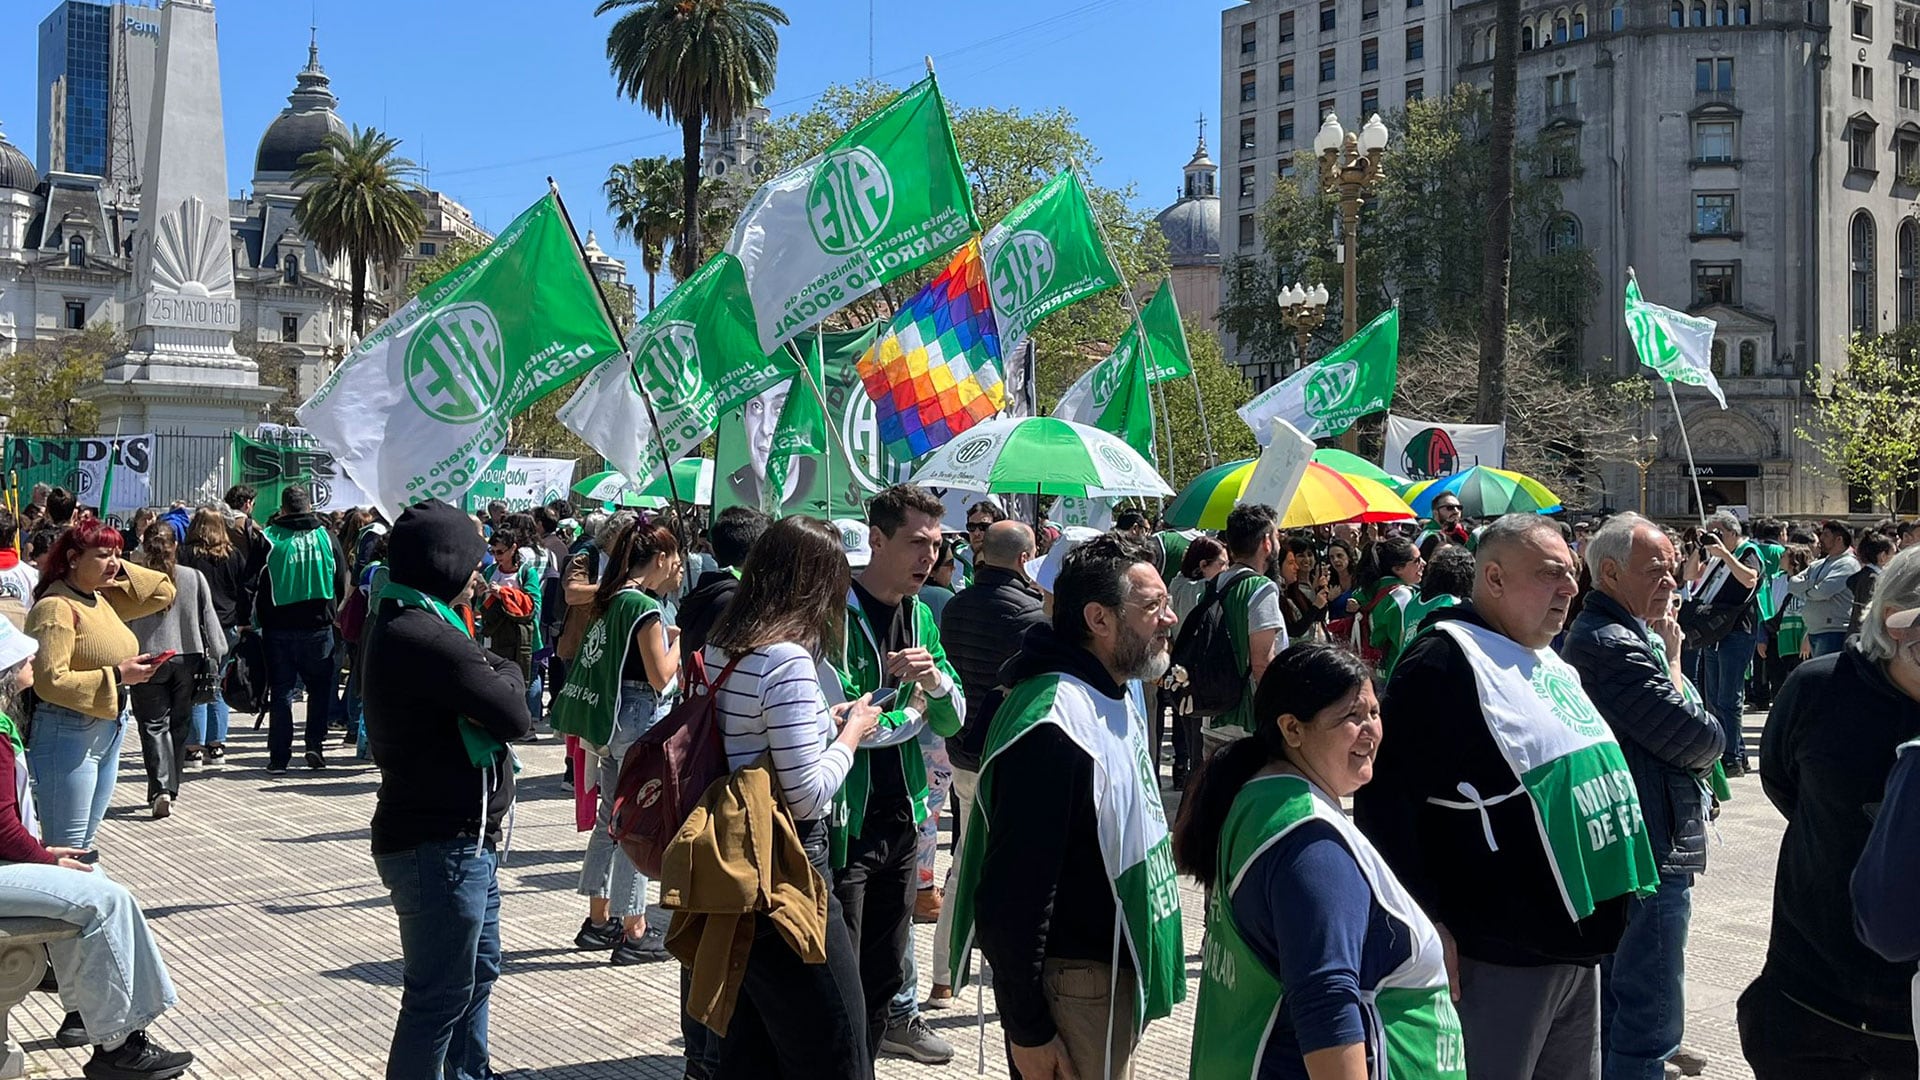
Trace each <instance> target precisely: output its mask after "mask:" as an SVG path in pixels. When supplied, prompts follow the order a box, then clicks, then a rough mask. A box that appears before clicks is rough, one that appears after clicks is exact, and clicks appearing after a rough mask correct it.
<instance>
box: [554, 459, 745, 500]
mask: <svg viewBox="0 0 1920 1080" xmlns="http://www.w3.org/2000/svg"><path fill="white" fill-rule="evenodd" d="M674 491H678V492H679V495H680V499H681V501H682V502H690V503H693V504H694V505H696V506H711V505H712V504H713V459H712V458H682V459H680V460H679V461H676V462H674V463H673V487H672V488H669V487H668V486H667V474H666V473H664V472H663V473H661V474H660V475H659V476H656V477H654V478H653V483H651V484H648V485H646V486H645V487H635V486H634V485H633V484H631V483H629V482H628V480H627V478H626V476H625V475H624V474H622V473H619V472H615V471H613V470H608V471H606V472H599V473H594V474H593V475H592V476H589V477H587V478H586V479H585V480H582V481H580V482H579V483H577V484H575V485H573V493H574V494H575V495H578V496H580V497H581V498H583V499H586V500H587V501H588V502H598V503H612V504H615V505H618V506H639V507H644V508H647V509H650V510H658V509H659V508H661V507H663V506H665V505H667V502H668V501H669V497H670V495H671V494H672V493H673V492H674Z"/></svg>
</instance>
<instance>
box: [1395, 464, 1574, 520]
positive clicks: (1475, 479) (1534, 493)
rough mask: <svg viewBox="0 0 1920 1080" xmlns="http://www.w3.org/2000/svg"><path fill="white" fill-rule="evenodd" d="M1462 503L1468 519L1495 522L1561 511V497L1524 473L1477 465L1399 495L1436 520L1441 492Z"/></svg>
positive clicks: (1413, 487)
mask: <svg viewBox="0 0 1920 1080" xmlns="http://www.w3.org/2000/svg"><path fill="white" fill-rule="evenodd" d="M1443 491H1445V492H1451V493H1452V494H1453V495H1455V496H1457V497H1458V498H1459V499H1460V512H1461V513H1462V514H1465V515H1466V516H1467V517H1475V518H1493V517H1499V516H1500V515H1502V514H1525V513H1533V514H1551V513H1554V512H1556V511H1558V510H1559V509H1560V496H1558V495H1555V494H1554V493H1553V492H1552V491H1550V490H1548V488H1547V485H1545V484H1543V483H1541V482H1540V481H1538V480H1535V479H1534V478H1533V477H1531V476H1527V475H1525V474H1524V473H1517V472H1513V471H1511V470H1508V469H1496V468H1494V467H1492V466H1491V465H1475V466H1474V467H1472V468H1470V469H1463V470H1462V471H1460V472H1457V473H1454V474H1453V475H1451V476H1442V477H1440V478H1439V479H1438V480H1428V481H1425V482H1423V483H1419V484H1415V485H1414V486H1412V487H1410V488H1408V489H1407V490H1405V491H1403V492H1401V493H1400V495H1401V497H1402V498H1404V499H1406V500H1407V505H1409V506H1411V507H1413V510H1414V513H1417V514H1419V515H1420V516H1421V517H1432V516H1433V500H1434V499H1435V498H1436V497H1438V496H1439V494H1440V493H1441V492H1443Z"/></svg>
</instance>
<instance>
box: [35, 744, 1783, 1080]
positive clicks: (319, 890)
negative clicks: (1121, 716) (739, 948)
mask: <svg viewBox="0 0 1920 1080" xmlns="http://www.w3.org/2000/svg"><path fill="white" fill-rule="evenodd" d="M235 720H236V725H237V730H236V731H235V733H234V737H233V740H232V742H231V743H229V751H228V760H229V761H230V762H231V764H229V765H228V766H227V767H226V768H225V769H223V770H219V771H202V772H198V773H194V774H192V775H191V777H190V779H189V781H188V783H187V784H186V786H185V789H184V790H183V792H182V797H181V799H180V802H179V803H178V804H177V808H176V810H175V812H174V815H173V816H172V817H171V818H169V819H167V820H164V821H158V822H156V821H151V820H148V817H147V814H146V810H145V807H143V806H141V805H139V803H138V800H139V798H140V796H141V794H142V793H143V791H144V785H145V782H144V778H143V777H142V775H141V772H140V767H139V756H138V754H139V752H138V749H137V747H136V746H132V745H130V746H129V747H128V750H127V755H126V757H125V758H124V760H123V769H122V773H121V782H120V784H119V787H118V790H117V791H116V792H115V795H114V805H113V809H112V811H111V812H110V816H109V818H108V821H107V823H106V825H105V826H104V827H103V828H102V830H101V836H100V848H101V852H102V860H101V865H102V867H103V868H105V869H107V871H108V872H110V873H112V874H113V875H114V876H115V877H116V878H118V879H119V880H121V881H122V882H124V883H126V884H127V885H128V886H129V887H131V888H132V889H133V891H134V892H135V893H136V894H137V895H138V896H139V897H140V899H141V901H142V903H143V904H144V905H145V907H146V911H147V916H148V918H149V919H150V920H151V921H152V923H153V926H154V928H155V932H156V933H157V935H158V936H159V939H160V942H161V946H162V948H163V949H164V950H165V953H166V957H167V963H168V966H169V968H170V969H171V972H172V975H173V981H174V985H175V987H176V989H177V990H178V992H179V997H180V1004H179V1006H178V1008H176V1009H174V1010H173V1011H172V1012H170V1013H168V1014H167V1015H166V1017H165V1018H163V1019H162V1020H161V1022H160V1023H159V1024H158V1025H156V1029H155V1030H156V1032H157V1033H158V1035H159V1037H160V1038H161V1039H162V1040H164V1041H166V1042H167V1043H169V1044H172V1045H178V1046H181V1047H184V1048H186V1049H190V1050H192V1051H193V1052H194V1053H195V1054H197V1055H199V1059H200V1063H199V1064H198V1065H197V1066H196V1067H195V1068H194V1070H193V1071H192V1072H191V1073H190V1074H189V1075H190V1076H193V1077H201V1078H223V1080H224V1078H242V1077H248V1078H251V1077H287V1078H315V1077H326V1078H363V1077H377V1076H380V1075H381V1074H382V1062H383V1061H384V1058H385V1049H386V1044H387V1039H388V1036H389V1035H390V1033H391V1031H392V1027H393V1018H394V1014H395V1011H396V1010H397V1008H398V1006H399V998H400V989H399V984H400V963H399V957H400V949H399V941H398V937H397V934H396V931H395V926H394V921H393V915H392V913H391V911H390V910H389V908H388V903H387V897H386V893H385V890H383V889H382V888H381V887H380V885H379V880H378V878H377V877H376V875H375V874H374V869H373V862H372V859H371V857H370V856H369V854H368V848H367V821H368V819H369V816H370V815H371V813H372V810H373V798H374V789H375V787H376V786H377V784H378V779H379V778H378V774H377V772H376V771H375V770H374V769H373V767H372V766H371V765H365V764H356V763H354V762H352V761H351V751H350V750H348V751H344V752H341V751H336V752H335V753H334V754H333V756H332V757H333V764H331V765H330V766H329V767H328V768H327V769H326V770H325V771H323V772H317V773H316V772H309V771H307V770H306V769H304V768H302V767H300V766H299V765H298V764H297V763H296V765H295V768H294V770H293V771H292V772H291V773H289V774H288V775H287V776H285V777H268V776H267V775H266V771H265V766H266V745H265V739H264V732H255V731H253V730H251V729H250V721H241V720H240V718H238V717H236V718H235ZM1758 721H1759V717H1750V718H1749V723H1750V724H1752V725H1755V727H1754V728H1753V729H1751V730H1750V733H1749V737H1750V738H1753V737H1757V735H1758V731H1757V724H1758ZM129 741H130V743H131V740H129ZM520 749H521V751H522V755H521V756H522V760H523V762H524V764H525V771H524V772H523V773H522V774H521V802H520V806H519V810H518V813H517V818H516V823H515V828H514V833H513V842H512V851H511V852H510V854H509V855H508V857H507V859H506V864H505V866H504V867H503V868H502V870H501V874H500V886H501V891H502V893H503V894H504V902H503V905H502V912H501V938H502V942H503V948H504V952H505V963H504V971H503V974H502V976H501V980H500V983H499V985H498V987H497V988H496V989H495V991H494V996H493V1018H492V1045H493V1061H494V1067H495V1068H496V1069H498V1070H500V1071H501V1072H502V1073H504V1074H505V1075H507V1076H509V1077H512V1078H513V1080H603V1078H608V1080H610V1078H615V1077H619V1078H649V1080H656V1078H657V1080H677V1078H678V1077H679V1076H680V1058H679V1026H678V1022H677V1009H676V988H677V981H676V980H677V969H676V967H675V966H674V965H673V964H671V963H661V964H649V965H642V966H639V967H626V968H614V967H612V966H610V965H609V964H608V963H607V962H606V959H605V957H604V956H602V955H599V954H587V953H581V952H578V951H575V950H574V948H573V935H574V932H575V931H576V930H577V929H578V927H579V925H580V920H581V919H582V918H584V917H585V913H586V900H585V899H584V898H582V897H580V896H577V895H576V894H575V891H574V887H575V884H576V882H577V879H578V874H579V868H580V855H581V852H582V850H583V848H584V846H585V838H584V837H583V836H582V835H581V834H580V833H577V832H575V831H574V828H573V820H572V818H573V815H572V808H571V801H570V798H571V796H570V794H569V791H568V789H567V788H565V787H564V786H562V784H561V782H560V769H561V754H560V750H559V745H558V743H556V742H553V741H548V742H546V743H544V744H541V745H536V746H523V747H521V748H520ZM1733 788H1734V792H1735V798H1734V800H1733V802H1731V803H1730V804H1729V805H1728V806H1727V807H1726V810H1725V812H1724V813H1723V814H1722V815H1721V818H1720V820H1719V822H1718V823H1717V826H1716V830H1715V831H1716V833H1717V838H1716V840H1715V842H1714V846H1713V849H1712V853H1711V865H1712V869H1711V871H1710V872H1709V873H1708V874H1707V875H1706V876H1705V877H1703V878H1702V879H1701V881H1700V884H1699V886H1698V887H1697V888H1696V889H1695V892H1694V920H1693V931H1692V938H1691V941H1690V943H1689V947H1688V988H1687V989H1688V1005H1689V1022H1688V1033H1687V1039H1688V1042H1689V1044H1690V1045H1693V1046H1696V1047H1699V1048H1701V1049H1703V1050H1705V1051H1707V1052H1708V1053H1709V1054H1710V1055H1711V1056H1712V1059H1713V1063H1712V1065H1711V1066H1710V1067H1709V1068H1708V1070H1707V1073H1706V1075H1707V1076H1708V1077H1712V1078H1715V1080H1720V1078H1726V1080H1734V1078H1745V1077H1750V1076H1751V1073H1749V1072H1748V1071H1747V1069H1746V1067H1745V1065H1744V1063H1743V1062H1741V1060H1740V1056H1739V1038H1738V1035H1737V1033H1736V1031H1735V1029H1734V999H1735V998H1736V997H1737V996H1738V994H1739V992H1740V990H1741V989H1742V988H1743V987H1745V986H1746V984H1747V983H1748V982H1749V981H1750V980H1751V979H1752V978H1753V976H1754V974H1755V973H1756V972H1758V970H1759V967H1760V962H1761V959H1762V954H1763V951H1764V949H1765V944H1766V929H1767V919H1768V907H1769V904H1770V902H1771V897H1772V882H1773V867H1774V852H1775V848H1776V846H1777V844H1778V841H1779V836H1780V831H1781V828H1782V823H1781V820H1780V818H1779V815H1777V814H1776V813H1774V811H1773V808H1772V807H1771V806H1770V805H1768V804H1767V802H1766V799H1765V797H1764V796H1762V795H1761V793H1760V786H1759V781H1758V780H1757V779H1753V778H1746V779H1740V780H1735V781H1733ZM944 864H945V856H944V854H943V855H942V867H943V869H944ZM1181 899H1182V902H1183V904H1184V906H1185V911H1186V926H1187V951H1188V974H1189V976H1190V977H1197V975H1198V973H1199V950H1200V915H1201V901H1200V894H1199V890H1198V889H1197V888H1194V887H1193V886H1192V884H1191V883H1190V882H1189V883H1187V884H1186V885H1185V886H1184V887H1183V888H1182V891H1181ZM931 931H932V928H931V927H925V926H922V927H916V928H915V942H916V947H917V949H918V951H919V966H920V971H921V977H922V980H923V982H922V993H924V992H925V983H924V980H925V979H926V978H927V974H928V973H929V972H930V971H931V970H932V968H931V957H930V953H929V949H930V947H931V938H932V936H933V935H932V932H931ZM982 1008H983V1011H984V1015H985V1019H986V1027H985V1048H986V1053H985V1057H986V1075H988V1076H994V1077H1004V1076H1006V1064H1005V1057H1004V1053H1003V1052H1002V1051H1001V1050H1000V1029H999V1025H998V1024H997V1023H996V1022H995V1015H994V1012H993V999H992V995H991V994H990V993H989V994H985V995H984V996H983V1000H982ZM928 1019H929V1020H930V1021H931V1022H932V1024H933V1025H934V1027H935V1028H937V1029H938V1030H940V1031H941V1033H942V1034H944V1035H945V1036H946V1037H947V1038H948V1039H949V1040H951V1041H952V1042H953V1043H954V1045H955V1047H956V1049H957V1050H958V1051H959V1053H958V1055H957V1056H956V1058H955V1060H954V1062H953V1063H952V1064H950V1065H946V1066H929V1065H922V1064H919V1063H917V1062H912V1061H906V1060H901V1059H893V1058H882V1059H881V1065H880V1070H879V1071H880V1075H881V1076H882V1077H890V1078H891V1077H927V1076H951V1077H956V1078H958V1077H963V1076H972V1075H975V1064H976V1060H977V1056H978V1054H977V1050H978V1048H979V1047H980V1045H981V1043H980V1038H979V1025H978V1022H977V1020H976V1012H975V1006H974V996H973V992H972V991H971V990H969V991H967V992H966V993H965V995H964V1001H963V1002H962V1003H961V1004H960V1005H958V1006H956V1007H955V1008H952V1009H948V1010H944V1011H940V1012H930V1013H929V1014H928ZM59 1020H60V1016H59V1006H58V1005H57V1003H56V1002H55V1000H54V999H53V998H51V997H48V996H46V995H43V994H35V995H32V996H30V997H29V999H28V1001H27V1003H26V1004H25V1005H23V1006H21V1007H20V1008H19V1009H17V1010H15V1016H14V1027H13V1030H14V1032H15V1035H16V1037H18V1038H19V1039H20V1040H21V1041H22V1042H23V1043H24V1044H25V1045H26V1048H27V1063H28V1075H30V1076H35V1077H49V1078H54V1077H58V1078H65V1077H79V1076H80V1065H81V1062H82V1060H83V1059H84V1052H82V1051H70V1050H62V1049H59V1048H58V1047H55V1046H54V1045H53V1041H52V1034H53V1030H54V1028H56V1027H57V1026H58V1025H59ZM1192 1020H1193V998H1192V997H1191V996H1189V998H1188V1000H1187V1002H1186V1003H1185V1004H1184V1005H1182V1006H1181V1007H1180V1008H1179V1009H1178V1010H1177V1011H1175V1013H1174V1014H1173V1016H1171V1017H1169V1018H1168V1019H1166V1020H1163V1021H1160V1022H1159V1023H1156V1024H1155V1025H1154V1026H1153V1027H1152V1028H1151V1029H1150V1030H1149V1031H1148V1033H1147V1036H1146V1039H1145V1042H1144V1044H1143V1046H1142V1050H1141V1058H1140V1061H1139V1064H1138V1067H1137V1073H1136V1075H1138V1076H1139V1077H1141V1078H1143V1080H1149V1078H1160V1077H1180V1076H1185V1075H1186V1071H1187V1047H1188V1040H1189V1034H1190V1031H1191V1026H1192Z"/></svg>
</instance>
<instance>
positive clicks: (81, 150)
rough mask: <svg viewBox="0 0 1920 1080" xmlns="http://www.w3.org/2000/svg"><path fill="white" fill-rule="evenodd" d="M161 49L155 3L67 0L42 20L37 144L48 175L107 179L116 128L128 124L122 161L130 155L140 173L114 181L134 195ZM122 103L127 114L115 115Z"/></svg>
mask: <svg viewBox="0 0 1920 1080" xmlns="http://www.w3.org/2000/svg"><path fill="white" fill-rule="evenodd" d="M159 46H160V9H159V7H158V6H155V5H149V4H139V3H113V4H101V3H94V2H92V0H63V2H62V3H60V4H59V5H58V6H57V7H55V8H54V9H53V11H52V12H50V13H49V14H48V15H47V17H46V18H45V19H42V20H41V21H40V74H39V82H38V88H37V89H38V97H39V127H38V130H37V133H36V136H37V137H36V142H35V149H36V151H37V156H38V160H39V163H40V170H41V171H42V172H49V173H51V172H64V173H76V174H80V175H84V176H103V177H104V176H108V175H109V174H110V173H111V172H112V170H113V167H114V161H115V156H114V150H115V139H116V137H118V136H121V134H122V133H121V131H119V130H116V123H119V124H122V125H124V141H123V142H122V143H121V144H120V145H121V148H122V151H123V154H122V158H121V160H131V161H132V162H133V167H134V170H135V174H136V175H135V177H129V178H122V177H114V178H113V179H114V180H115V181H117V182H120V183H118V185H117V186H119V187H120V188H122V189H123V191H124V193H127V194H130V193H131V191H132V189H133V188H134V187H135V186H137V174H138V159H139V156H140V155H142V154H144V153H146V146H147V120H148V113H149V111H150V109H151V102H152V98H153V65H154V58H155V57H156V56H157V55H158V52H159ZM116 82H119V85H118V86H116ZM117 103H124V105H125V111H124V113H121V114H120V115H119V116H118V117H117V118H116V104H117ZM129 150H130V153H128V152H127V151H129Z"/></svg>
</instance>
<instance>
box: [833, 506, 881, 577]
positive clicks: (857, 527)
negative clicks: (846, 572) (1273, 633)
mask: <svg viewBox="0 0 1920 1080" xmlns="http://www.w3.org/2000/svg"><path fill="white" fill-rule="evenodd" d="M833 528H834V531H836V532H838V533H839V534H840V549H841V550H842V551H845V552H846V553H847V565H848V566H851V567H853V568H854V569H855V570H858V569H860V568H861V567H863V566H865V565H867V564H868V563H870V562H872V561H873V532H872V530H870V529H869V528H868V527H867V523H866V522H864V521H861V520H859V519H858V518H834V519H833Z"/></svg>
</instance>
